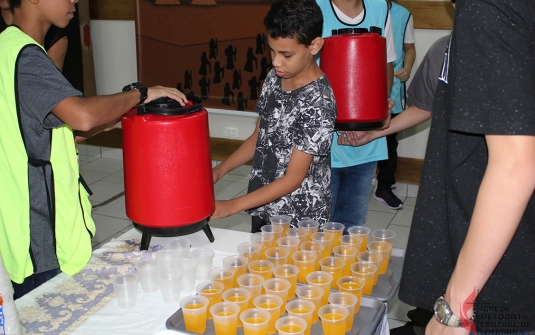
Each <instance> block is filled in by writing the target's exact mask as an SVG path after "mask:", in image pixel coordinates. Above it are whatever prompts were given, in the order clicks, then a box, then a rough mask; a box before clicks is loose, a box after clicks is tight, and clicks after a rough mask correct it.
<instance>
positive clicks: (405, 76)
mask: <svg viewBox="0 0 535 335" xmlns="http://www.w3.org/2000/svg"><path fill="white" fill-rule="evenodd" d="M394 76H396V78H398V79H399V80H400V81H407V80H409V78H410V76H411V72H410V71H407V70H405V68H402V69H399V70H397V71H396V72H395V73H394Z"/></svg>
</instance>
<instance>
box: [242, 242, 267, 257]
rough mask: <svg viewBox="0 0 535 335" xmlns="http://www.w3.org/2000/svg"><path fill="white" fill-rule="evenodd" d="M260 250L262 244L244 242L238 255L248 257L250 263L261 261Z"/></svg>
mask: <svg viewBox="0 0 535 335" xmlns="http://www.w3.org/2000/svg"><path fill="white" fill-rule="evenodd" d="M260 250H262V246H261V245H260V243H256V242H243V243H240V244H238V254H240V255H241V256H244V257H247V260H248V261H249V262H252V261H256V260H257V259H260Z"/></svg>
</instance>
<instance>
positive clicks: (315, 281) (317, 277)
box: [306, 271, 334, 306]
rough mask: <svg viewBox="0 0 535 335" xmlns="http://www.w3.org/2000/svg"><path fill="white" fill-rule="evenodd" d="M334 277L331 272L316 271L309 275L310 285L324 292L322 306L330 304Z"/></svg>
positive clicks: (308, 281)
mask: <svg viewBox="0 0 535 335" xmlns="http://www.w3.org/2000/svg"><path fill="white" fill-rule="evenodd" d="M333 279H334V278H333V276H332V275H331V274H330V273H329V272H325V271H314V272H311V273H309V274H308V275H307V278H306V280H307V283H308V285H315V286H318V287H320V288H321V289H322V290H323V297H322V298H321V305H322V306H323V305H325V304H327V303H329V295H330V294H331V285H332V281H333Z"/></svg>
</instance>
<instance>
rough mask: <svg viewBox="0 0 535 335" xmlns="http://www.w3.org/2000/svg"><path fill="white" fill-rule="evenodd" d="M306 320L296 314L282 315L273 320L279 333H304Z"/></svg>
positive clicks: (288, 334)
mask: <svg viewBox="0 0 535 335" xmlns="http://www.w3.org/2000/svg"><path fill="white" fill-rule="evenodd" d="M307 326H308V325H307V322H306V321H305V320H303V319H302V318H300V317H298V316H284V317H282V318H280V319H278V320H277V322H275V328H277V331H278V332H279V335H304V334H305V331H306V329H307Z"/></svg>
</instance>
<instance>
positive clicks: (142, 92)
mask: <svg viewBox="0 0 535 335" xmlns="http://www.w3.org/2000/svg"><path fill="white" fill-rule="evenodd" d="M133 90H138V91H139V102H138V103H137V104H138V105H141V104H142V103H144V102H145V100H147V97H148V91H149V89H148V88H146V87H145V86H144V85H143V84H142V83H140V82H135V83H132V84H129V85H125V86H124V87H123V90H122V91H123V92H126V91H133Z"/></svg>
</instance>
